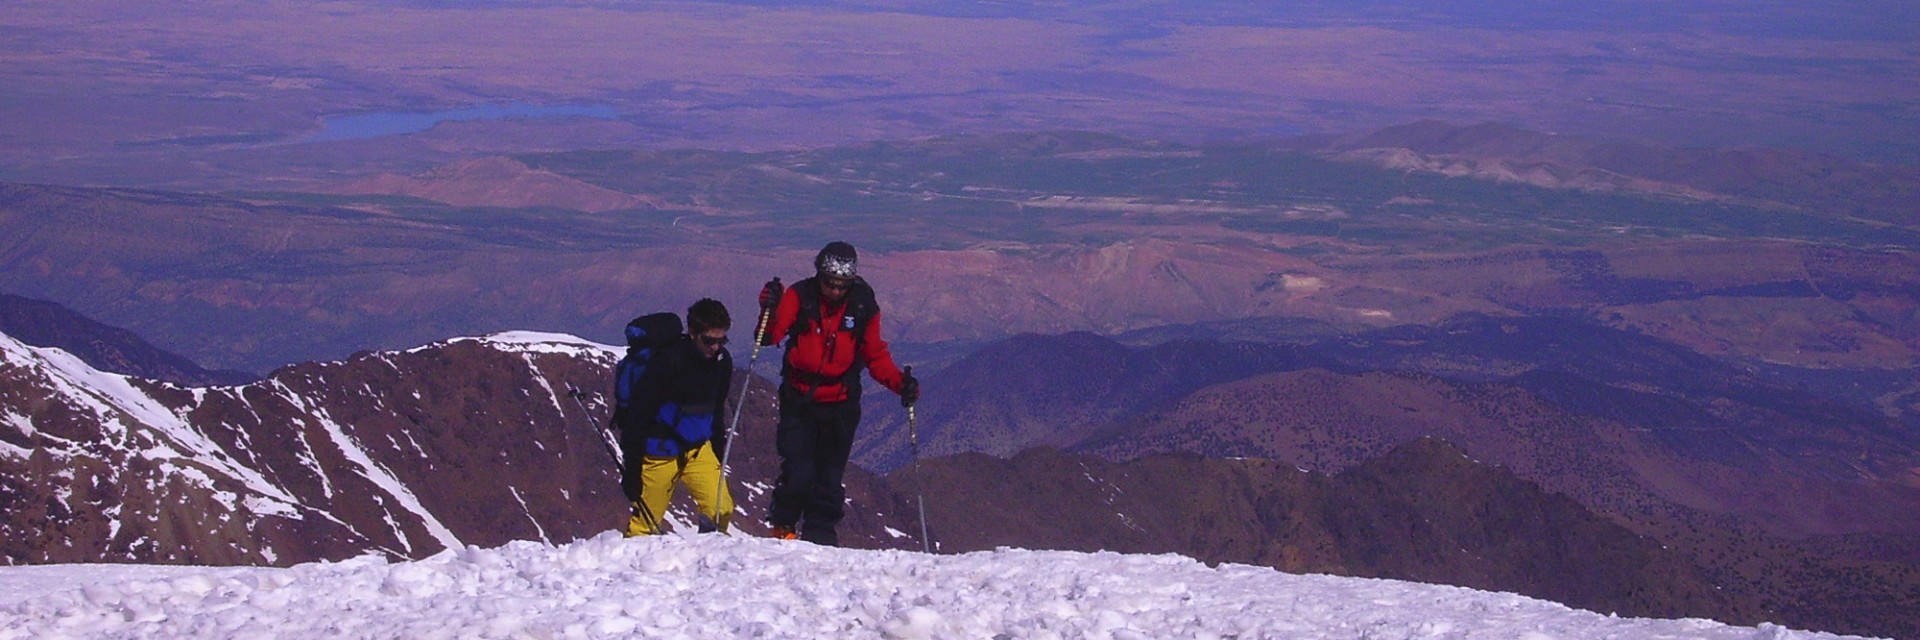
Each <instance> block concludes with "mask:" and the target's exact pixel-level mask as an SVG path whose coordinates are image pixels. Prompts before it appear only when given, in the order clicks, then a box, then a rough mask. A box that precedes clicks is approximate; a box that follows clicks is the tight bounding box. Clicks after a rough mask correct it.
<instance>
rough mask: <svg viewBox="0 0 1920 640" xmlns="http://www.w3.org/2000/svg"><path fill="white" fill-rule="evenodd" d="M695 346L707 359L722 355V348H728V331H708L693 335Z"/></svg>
mask: <svg viewBox="0 0 1920 640" xmlns="http://www.w3.org/2000/svg"><path fill="white" fill-rule="evenodd" d="M693 346H695V347H698V348H699V349H700V355H702V356H705V357H706V358H707V359H713V357H715V356H718V355H720V348H721V347H724V346H727V330H726V329H707V330H704V331H701V332H699V333H696V334H693Z"/></svg>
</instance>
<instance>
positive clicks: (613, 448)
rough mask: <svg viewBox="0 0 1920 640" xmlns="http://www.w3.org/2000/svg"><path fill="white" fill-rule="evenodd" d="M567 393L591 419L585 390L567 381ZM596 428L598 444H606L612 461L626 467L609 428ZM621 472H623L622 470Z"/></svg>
mask: <svg viewBox="0 0 1920 640" xmlns="http://www.w3.org/2000/svg"><path fill="white" fill-rule="evenodd" d="M567 395H568V396H571V397H572V398H573V401H574V402H576V403H578V404H579V405H580V410H581V411H584V412H586V414H587V419H588V420H592V419H593V409H589V408H587V401H586V399H585V398H586V395H587V392H585V391H581V390H580V388H579V387H576V386H573V383H571V382H568V383H567ZM596 430H597V431H599V432H600V444H603V445H606V446H607V453H608V454H609V455H612V456H613V463H614V464H616V465H619V466H620V468H621V469H626V468H627V460H626V456H623V455H620V447H619V445H616V444H614V442H613V439H612V438H611V437H610V436H611V430H609V429H596ZM622 473H624V471H623V472H622Z"/></svg>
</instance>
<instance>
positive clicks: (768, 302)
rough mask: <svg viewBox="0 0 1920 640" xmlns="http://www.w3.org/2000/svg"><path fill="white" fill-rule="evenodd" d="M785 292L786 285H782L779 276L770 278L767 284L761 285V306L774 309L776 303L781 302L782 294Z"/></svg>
mask: <svg viewBox="0 0 1920 640" xmlns="http://www.w3.org/2000/svg"><path fill="white" fill-rule="evenodd" d="M785 292H786V287H783V286H781V285H780V279H779V278H774V279H772V280H768V281H767V286H764V287H760V308H762V309H772V308H773V307H774V305H777V304H780V294H782V293H785Z"/></svg>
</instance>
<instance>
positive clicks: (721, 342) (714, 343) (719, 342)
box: [694, 335, 728, 347]
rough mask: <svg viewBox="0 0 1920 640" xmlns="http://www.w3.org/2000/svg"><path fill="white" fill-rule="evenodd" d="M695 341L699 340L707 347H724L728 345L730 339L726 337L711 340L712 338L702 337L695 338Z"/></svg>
mask: <svg viewBox="0 0 1920 640" xmlns="http://www.w3.org/2000/svg"><path fill="white" fill-rule="evenodd" d="M694 339H696V340H699V341H700V343H701V344H704V345H707V346H709V347H723V346H726V344H727V340H728V338H727V337H726V336H720V337H718V338H710V337H707V336H703V335H702V336H694Z"/></svg>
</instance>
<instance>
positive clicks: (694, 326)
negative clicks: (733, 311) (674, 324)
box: [687, 298, 733, 333]
mask: <svg viewBox="0 0 1920 640" xmlns="http://www.w3.org/2000/svg"><path fill="white" fill-rule="evenodd" d="M732 328H733V316H730V315H727V305H724V304H720V301H719V300H715V299H713V298H701V299H700V301H699V302H695V303H693V306H691V307H687V333H704V332H706V331H707V330H708V329H732Z"/></svg>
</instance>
